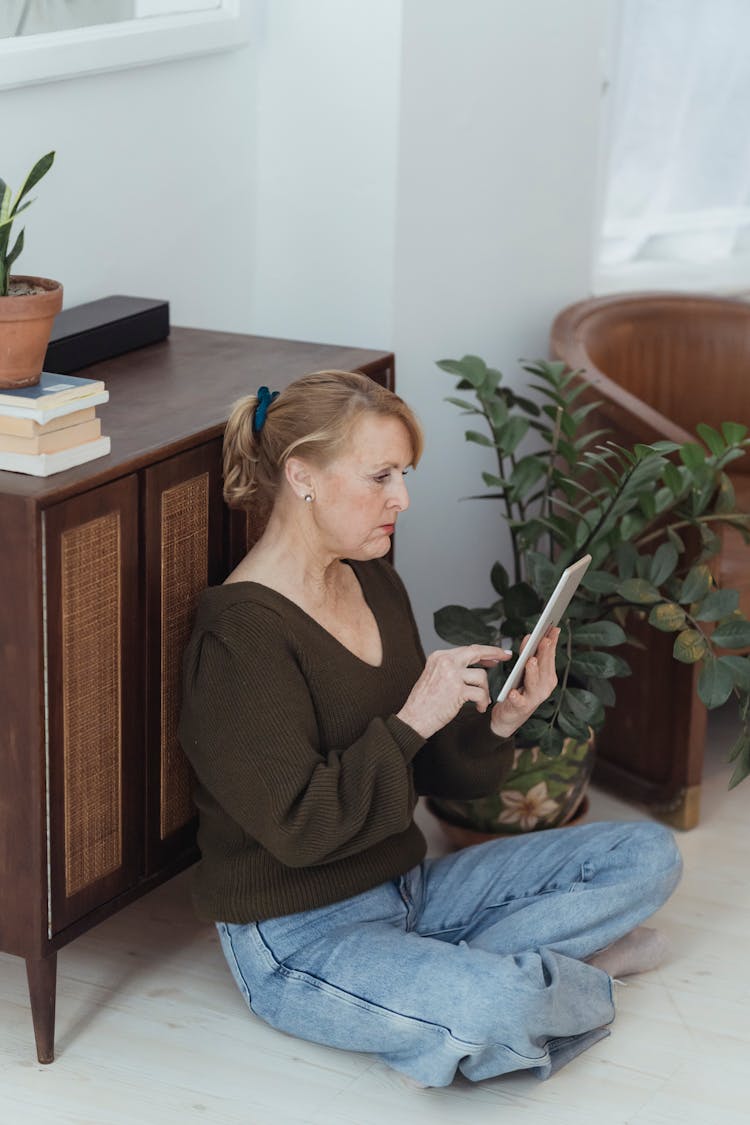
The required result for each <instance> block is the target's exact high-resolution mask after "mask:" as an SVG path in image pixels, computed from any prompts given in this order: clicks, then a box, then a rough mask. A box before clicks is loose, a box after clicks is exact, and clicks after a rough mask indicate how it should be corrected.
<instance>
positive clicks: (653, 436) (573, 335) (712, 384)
mask: <svg viewBox="0 0 750 1125" xmlns="http://www.w3.org/2000/svg"><path fill="white" fill-rule="evenodd" d="M551 350H552V353H553V355H554V357H555V358H557V359H561V360H564V361H565V363H567V364H568V366H569V367H571V368H574V369H580V370H581V376H580V377H581V378H582V379H583V380H584V381H585V382H586V383H588V384H589V386H588V388H587V390H586V391H585V392H584V394H583V396H582V401H598V402H599V403H600V405H599V406H598V407H597V409H596V410H595V411H593V412H592V414H591V415H589V419H588V420H589V422H590V424H591V425H592V426H595V427H596V428H599V427H607V428H608V429H609V430H610V431H611V436H612V439H613V440H614V441H618V442H621V443H622V444H627V445H631V444H633V443H634V442H636V441H644V442H649V441H656V440H659V439H663V438H668V439H671V440H673V441H678V442H684V441H688V440H691V439H692V438H694V434H695V427H696V425H697V424H698V423H699V422H707V423H708V424H709V425H711V426H714V427H715V428H717V429H718V428H719V427H720V426H721V423H722V422H724V421H735V422H744V423H746V424H748V425H750V303H746V302H744V301H738V300H729V299H724V298H720V297H710V296H696V295H690V294H684V293H682V294H681V293H623V294H617V295H613V296H607V297H597V298H592V299H590V300H586V301H579V302H578V303H577V304H574V305H570V306H569V307H568V308H566V309H563V311H562V312H560V313H559V314H558V316H557V317H556V319H555V321H554V323H553V326H552V333H551ZM747 460H748V461H750V458H748V459H747ZM730 475H731V478H732V482H733V484H734V488H735V492H736V496H737V502H738V506H740V507H741V508H744V510H746V511H750V465H748V464H746V462H745V460H744V459H743V460H740V461H739V462H735V463H734V464H733V465H732V466H731V472H730ZM716 575H717V578H718V580H719V582H720V583H721V585H723V586H731V587H733V588H734V589H737V590H739V592H740V606H741V608H742V609H743V611H744V612H745V613H750V547H748V546H746V545H745V543H744V542H743V540H742V538H741V536H740V534H739V533H738V532H736V531H733V530H732V529H724V530H723V532H722V550H721V553H720V556H719V557H718V559H717V561H716ZM638 629H640V627H638ZM638 629H635V630H633V631H634V632H638ZM641 639H642V640H643V641H644V642H646V643H647V648H646V650H645V651H644V652H639V651H635V650H632V651H631V652H630V653H629V654H628V659H629V662H630V663H631V665H632V666H633V670H634V675H633V677H632V678H631V679H628V680H622V681H619V682H618V685H617V705H616V707H615V709H614V713H612V712H610V717H609V718H608V722H607V725H606V727H605V729H604V731H603V732H602V736H601V738H600V740H599V747H598V766H597V771H596V773H597V776H598V777H599V778H600V779H601V780H603V781H604V782H605V783H607V784H609V785H611V786H612V787H614V788H616V789H617V790H618V792H620V793H622V795H623V796H626V797H630V798H633V799H638V800H642V801H646V802H647V803H649V804H650V805H651V806H652V808H654V809H655V810H657V811H659V812H660V813H661V814H662V815H663V816H664V818H665V819H668V820H670V822H671V823H673V824H675V825H677V826H679V827H683V828H689V827H692V826H693V825H694V824H696V823H697V821H698V815H699V800H700V780H701V773H702V765H703V746H704V740H705V728H706V713H705V708H704V707H703V705H702V704H701V703H700V701H699V700H698V697H697V693H696V691H695V677H696V670H695V669H694V668H693V667H691V666H687V665H680V664H677V663H676V662H675V661H674V660H673V659H672V655H671V650H672V638H671V637H669V636H668V635H664V634H658V635H657V634H656V631H655V630H653V629H649V628H648V627H643V629H642V631H641Z"/></svg>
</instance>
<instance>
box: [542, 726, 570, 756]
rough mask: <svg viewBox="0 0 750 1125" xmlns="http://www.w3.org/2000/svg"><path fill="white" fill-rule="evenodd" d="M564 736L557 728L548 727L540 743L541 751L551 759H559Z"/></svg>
mask: <svg viewBox="0 0 750 1125" xmlns="http://www.w3.org/2000/svg"><path fill="white" fill-rule="evenodd" d="M563 741H564V740H563V736H562V734H561V733H560V731H559V730H557V729H556V727H547V729H546V731H545V732H544V734H543V735H542V738H541V739H540V741H539V749H540V750H541V751H542V753H543V754H546V755H547V757H549V758H559V756H560V754H561V753H562V748H563Z"/></svg>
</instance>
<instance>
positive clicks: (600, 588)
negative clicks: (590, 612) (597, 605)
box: [581, 552, 618, 594]
mask: <svg viewBox="0 0 750 1125" xmlns="http://www.w3.org/2000/svg"><path fill="white" fill-rule="evenodd" d="M608 553H609V552H608ZM581 585H582V586H583V588H584V590H590V591H591V592H592V594H614V592H615V590H616V589H617V586H618V579H617V578H616V577H615V576H614V574H610V573H609V571H606V570H587V571H586V573H585V574H584V576H583V578H582V579H581Z"/></svg>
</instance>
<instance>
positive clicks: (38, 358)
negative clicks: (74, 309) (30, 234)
mask: <svg viewBox="0 0 750 1125" xmlns="http://www.w3.org/2000/svg"><path fill="white" fill-rule="evenodd" d="M54 159H55V154H54V152H48V153H47V154H46V155H45V156H42V157H41V158H40V159H39V160H37V162H36V164H35V165H34V167H33V168H32V169H31V171H30V172H29V174H28V176H27V177H26V179H25V180H24V182H23V184H22V185H21V187H20V189H19V190H18V192H17V194H16V195H15V197H14V195H13V192H12V190H11V189H10V187H9V186H8V185H7V184H6V183H5V181H4V180H2V179H0V387H27V386H31V385H33V384H34V383H38V382H39V377H40V375H41V373H42V367H43V364H44V355H45V352H46V350H47V344H48V343H49V338H50V334H51V332H52V324H53V321H54V319H55V317H56V315H57V314H58V313H59V311H60V309H61V308H62V298H63V287H62V285H61V284H60V282H59V281H53V280H52V279H51V278H46V277H29V276H26V275H17V274H16V275H12V274H11V269H12V267H13V266H14V264H15V262H16V260H17V259H18V257H19V255H20V254H21V251H22V250H23V247H24V234H25V232H24V230H21V231H20V232H19V233H18V235H17V236H16V237H15V239H13V238H11V234H12V228H13V224H14V222H15V221H16V219H17V218H18V216H19V215H20V214H21V213H22V212H23V211H25V210H26V208H27V207H29V206H30V205H31V203H33V200H32V199H28V198H27V197H28V195H29V192H30V191H32V190H33V188H34V187H36V185H37V184H38V183H39V181H40V180H41V179H42V177H43V176H46V174H47V172H49V170H50V168H51V167H52V163H53V161H54Z"/></svg>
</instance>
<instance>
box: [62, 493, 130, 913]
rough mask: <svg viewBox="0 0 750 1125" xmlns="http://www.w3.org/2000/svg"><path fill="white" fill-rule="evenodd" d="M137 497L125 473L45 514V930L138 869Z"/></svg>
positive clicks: (107, 895)
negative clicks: (47, 886)
mask: <svg viewBox="0 0 750 1125" xmlns="http://www.w3.org/2000/svg"><path fill="white" fill-rule="evenodd" d="M137 505H138V482H137V478H136V477H135V476H129V477H124V478H122V479H121V480H119V481H115V482H114V483H112V484H108V485H105V486H104V487H102V488H98V489H94V490H92V491H91V492H89V493H86V494H85V495H83V496H80V497H76V498H74V499H71V500H68V501H65V502H64V503H61V504H58V505H56V506H54V507H52V508H50V509H48V511H47V512H45V513H44V515H43V526H44V538H45V551H44V553H45V563H46V580H45V599H46V649H47V675H48V690H47V698H48V700H49V720H48V761H49V816H50V832H49V840H50V843H49V861H50V876H51V887H50V890H51V894H50V904H51V917H50V933H56V932H58V931H59V930H61V929H63V928H64V927H65V926H66V925H68V924H70V923H71V922H73V921H76V920H77V919H78V918H81V917H82V916H83V915H84V914H87V913H88V912H89V911H90V910H92V909H93V908H94V907H96V906H99V905H101V904H102V903H104V902H107V901H108V900H109V899H111V898H113V897H114V896H115V895H116V894H118V893H120V892H121V891H123V890H126V889H127V888H128V887H129V886H131V885H132V884H133V883H135V882H136V881H137V879H138V877H139V876H140V874H141V872H142V868H143V844H142V835H141V832H140V826H141V824H142V823H143V781H142V777H143V773H142V770H143V765H142V764H143V732H142V727H141V726H140V725H139V721H138V716H139V715H140V714H142V696H141V692H140V686H139V679H138V677H139V674H140V668H141V667H142V649H141V644H142V640H141V637H140V636H139V633H138V630H137V626H136V620H137V619H136V615H137V610H138V517H137Z"/></svg>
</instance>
